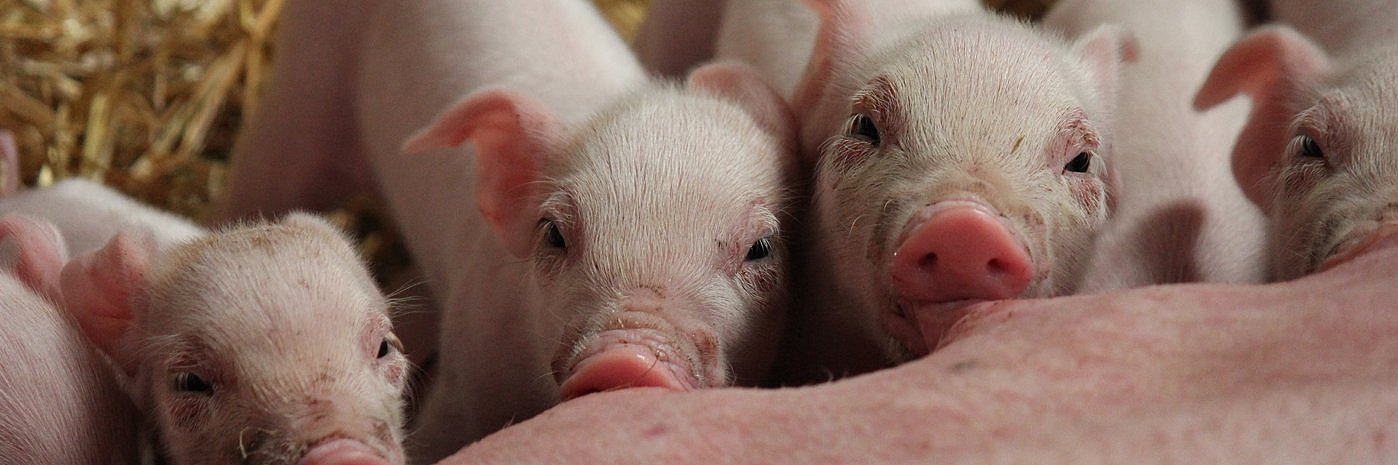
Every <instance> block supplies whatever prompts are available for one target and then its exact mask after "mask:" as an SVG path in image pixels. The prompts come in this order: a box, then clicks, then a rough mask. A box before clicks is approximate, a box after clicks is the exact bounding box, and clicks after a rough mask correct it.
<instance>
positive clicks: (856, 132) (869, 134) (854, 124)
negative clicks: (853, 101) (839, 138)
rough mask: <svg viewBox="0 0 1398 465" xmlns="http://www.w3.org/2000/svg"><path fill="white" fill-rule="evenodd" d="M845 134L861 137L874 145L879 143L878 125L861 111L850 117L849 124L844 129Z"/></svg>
mask: <svg viewBox="0 0 1398 465" xmlns="http://www.w3.org/2000/svg"><path fill="white" fill-rule="evenodd" d="M845 134H846V135H848V136H850V137H854V138H858V139H863V140H865V141H866V142H868V143H869V144H871V145H873V146H875V147H877V146H878V145H879V127H878V126H876V125H874V119H873V118H870V117H869V115H866V114H863V113H859V114H856V115H854V116H851V117H850V120H849V125H848V127H847V128H846V129H845Z"/></svg>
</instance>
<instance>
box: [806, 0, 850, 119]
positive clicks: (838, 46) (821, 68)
mask: <svg viewBox="0 0 1398 465" xmlns="http://www.w3.org/2000/svg"><path fill="white" fill-rule="evenodd" d="M804 3H805V4H806V6H808V7H810V8H811V9H812V10H815V12H816V14H817V15H819V16H820V30H819V31H818V32H816V40H815V48H813V49H811V58H810V61H809V62H807V64H806V73H805V75H804V76H803V77H802V78H801V83H800V84H799V85H797V86H796V91H795V93H794V94H793V95H792V97H791V105H792V107H794V108H815V107H816V104H817V103H819V102H820V99H821V97H822V96H823V95H824V94H825V91H826V89H827V88H829V86H830V84H831V82H830V81H831V80H832V79H833V78H834V75H835V65H836V63H839V62H840V61H841V60H843V59H845V58H846V57H848V56H849V55H850V54H851V53H853V52H854V48H855V47H856V44H857V43H858V42H860V41H861V40H862V39H863V37H864V34H866V33H867V31H868V28H869V24H868V23H869V18H868V17H867V16H865V15H864V14H863V12H862V11H858V9H857V8H850V7H849V6H848V4H847V3H846V2H844V1H841V0H804Z"/></svg>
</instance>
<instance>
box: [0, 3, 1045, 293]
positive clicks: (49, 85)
mask: <svg viewBox="0 0 1398 465" xmlns="http://www.w3.org/2000/svg"><path fill="white" fill-rule="evenodd" d="M285 1H286V0H0V128H4V129H7V130H9V131H10V132H11V133H13V134H14V137H15V141H16V143H17V144H18V147H19V153H20V165H21V166H20V175H21V180H22V182H23V183H24V184H25V185H29V186H45V185H48V184H50V183H52V182H53V181H55V180H58V179H62V178H68V177H84V178H88V179H93V180H97V181H100V182H103V183H106V184H108V185H111V186H113V187H116V188H117V189H119V190H122V191H124V192H127V193H130V194H131V195H133V196H135V197H136V198H139V199H141V200H143V201H145V202H148V203H151V204H154V205H157V206H160V207H163V208H166V209H169V210H171V211H174V212H177V213H181V214H184V215H187V216H189V217H193V218H198V217H199V216H200V215H201V214H203V213H204V212H205V207H206V205H207V204H208V201H209V199H210V198H211V197H213V196H215V195H217V193H218V191H219V189H220V186H221V185H222V182H223V178H224V172H225V165H226V160H227V159H228V154H229V153H230V152H231V149H232V144H233V139H234V132H235V131H236V130H237V128H238V127H239V126H240V124H241V123H242V120H243V118H244V117H245V115H248V114H250V113H251V112H252V111H253V110H254V109H255V107H256V104H257V96H258V95H259V91H260V88H261V86H262V84H263V82H264V81H265V79H266V78H267V75H268V63H269V62H270V59H271V53H272V50H271V47H270V39H271V36H272V32H273V29H274V28H275V26H276V20H277V15H278V13H280V11H281V9H282V6H283V4H284V3H285ZM1051 1H1052V0H987V2H988V3H989V4H991V5H992V6H995V7H997V8H1001V9H1005V10H1007V11H1011V12H1013V13H1016V14H1020V15H1025V16H1030V17H1034V16H1036V15H1038V14H1040V13H1041V12H1042V11H1043V9H1044V8H1045V7H1046V5H1047V4H1048V3H1051ZM594 2H595V3H596V4H597V5H598V6H599V7H601V8H602V10H603V11H604V12H605V13H606V14H607V16H608V18H609V19H610V20H612V22H613V24H616V25H617V26H618V28H619V29H620V30H621V31H622V32H623V34H625V35H627V36H628V37H629V36H630V35H631V33H632V32H633V31H634V30H635V27H636V25H637V24H638V23H639V22H640V20H641V18H642V16H643V15H644V10H645V5H646V0H594ZM0 175H3V173H0ZM376 211H377V207H376V206H375V205H374V204H373V202H372V201H369V200H366V199H355V200H354V201H352V202H350V203H349V205H347V206H346V208H345V209H343V210H342V211H340V212H338V213H336V214H334V215H332V218H333V219H336V220H337V221H338V222H340V223H341V224H342V225H344V226H346V227H348V228H350V229H351V230H353V231H356V232H357V233H359V235H360V237H362V238H363V240H362V244H361V245H362V246H363V249H364V252H365V254H366V256H369V257H371V258H373V259H374V260H375V262H377V263H380V264H383V263H385V262H392V263H396V264H401V263H402V262H403V259H402V253H401V250H398V249H396V248H395V247H394V242H395V240H394V239H393V238H392V236H391V235H386V234H384V232H385V231H386V230H390V229H391V228H389V227H387V226H386V225H384V224H382V223H381V222H380V221H379V220H377V219H376V218H380V216H378V215H377V214H375V212H376ZM390 268H396V267H395V266H390ZM379 271H380V272H381V273H382V272H384V271H385V270H383V269H380V270H379ZM381 276H382V274H381Z"/></svg>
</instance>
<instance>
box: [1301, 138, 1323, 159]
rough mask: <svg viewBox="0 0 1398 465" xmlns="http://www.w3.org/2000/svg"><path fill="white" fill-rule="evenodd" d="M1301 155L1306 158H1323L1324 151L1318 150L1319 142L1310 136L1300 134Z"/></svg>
mask: <svg viewBox="0 0 1398 465" xmlns="http://www.w3.org/2000/svg"><path fill="white" fill-rule="evenodd" d="M1301 156H1303V157H1307V158H1325V152H1324V151H1322V150H1320V143H1319V142H1316V141H1315V139H1313V138H1311V137H1310V136H1301Z"/></svg>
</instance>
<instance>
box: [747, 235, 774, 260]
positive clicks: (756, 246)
mask: <svg viewBox="0 0 1398 465" xmlns="http://www.w3.org/2000/svg"><path fill="white" fill-rule="evenodd" d="M771 255H772V239H771V238H769V237H764V238H761V239H758V240H757V242H753V243H752V247H751V248H749V249H748V256H747V257H746V258H743V260H745V261H749V262H751V261H757V260H761V259H764V258H767V257H768V256H771Z"/></svg>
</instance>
